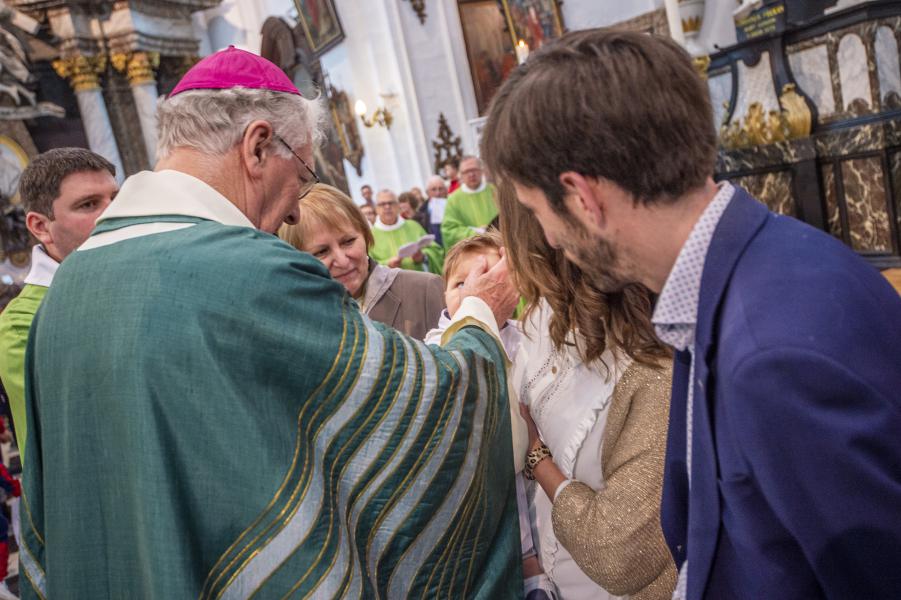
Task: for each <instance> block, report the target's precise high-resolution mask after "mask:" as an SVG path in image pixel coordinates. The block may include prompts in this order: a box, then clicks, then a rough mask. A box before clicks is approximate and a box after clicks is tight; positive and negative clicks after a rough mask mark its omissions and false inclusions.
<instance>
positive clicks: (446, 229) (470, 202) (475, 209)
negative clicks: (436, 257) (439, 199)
mask: <svg viewBox="0 0 901 600" xmlns="http://www.w3.org/2000/svg"><path fill="white" fill-rule="evenodd" d="M496 194H497V191H496V190H495V187H494V185H493V184H490V183H488V184H486V185H485V189H483V190H482V191H480V192H467V191H466V190H464V189H463V188H462V187H461V188H460V189H458V190H457V191H456V192H454V193H453V194H451V195H450V196H448V197H447V206H446V207H445V209H444V220H443V221H441V237H442V239H443V241H444V247H445V248H446V249H447V250H450V249H451V248H453V247H454V244H456V243H457V242H459V241H461V240H465V239H466V238H468V237H472V236H473V235H475V234H476V233H478V231H477V229H484V228H485V227H487V226H488V225H489V224H491V221H493V220H494V217H496V216H497V202H495V196H496Z"/></svg>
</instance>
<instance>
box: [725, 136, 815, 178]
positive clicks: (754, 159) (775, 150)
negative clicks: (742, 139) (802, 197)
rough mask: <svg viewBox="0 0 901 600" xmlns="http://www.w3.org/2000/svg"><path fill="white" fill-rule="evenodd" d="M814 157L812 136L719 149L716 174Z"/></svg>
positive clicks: (764, 167)
mask: <svg viewBox="0 0 901 600" xmlns="http://www.w3.org/2000/svg"><path fill="white" fill-rule="evenodd" d="M815 157H816V146H815V145H814V142H813V139H812V138H804V139H800V140H790V141H786V142H778V143H776V144H769V145H767V146H756V147H754V148H741V149H736V150H721V151H720V152H719V153H718V155H717V162H716V172H717V173H718V174H728V173H736V172H741V171H752V170H757V169H766V168H770V167H780V166H785V165H790V164H794V163H798V162H801V161H802V160H811V159H813V158H815Z"/></svg>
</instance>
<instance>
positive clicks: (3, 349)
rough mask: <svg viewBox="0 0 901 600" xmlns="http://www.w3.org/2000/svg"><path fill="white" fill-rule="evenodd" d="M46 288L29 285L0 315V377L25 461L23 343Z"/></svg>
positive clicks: (20, 452)
mask: <svg viewBox="0 0 901 600" xmlns="http://www.w3.org/2000/svg"><path fill="white" fill-rule="evenodd" d="M46 293H47V288H46V287H44V286H43V285H32V284H28V285H26V286H25V287H23V288H22V291H21V292H19V295H18V296H16V297H15V298H13V299H12V300H11V301H10V303H9V304H7V305H6V308H5V309H4V310H3V313H2V314H0V379H2V380H3V387H4V389H6V395H7V397H9V408H10V411H11V412H12V415H13V427H14V428H15V431H16V441H17V442H18V443H19V454H20V456H21V459H22V462H23V463H24V462H25V446H26V441H27V439H28V426H27V424H26V422H25V381H24V378H25V346H26V344H27V343H28V330H29V328H30V327H31V321H32V320H33V319H34V313H36V312H37V310H38V306H40V305H41V300H43V299H44V294H46Z"/></svg>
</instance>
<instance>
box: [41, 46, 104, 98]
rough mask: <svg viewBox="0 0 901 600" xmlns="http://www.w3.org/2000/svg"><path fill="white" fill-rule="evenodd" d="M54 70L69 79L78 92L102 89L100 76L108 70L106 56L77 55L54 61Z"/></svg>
mask: <svg viewBox="0 0 901 600" xmlns="http://www.w3.org/2000/svg"><path fill="white" fill-rule="evenodd" d="M52 64H53V70H54V71H56V74H57V75H59V76H60V77H62V78H63V79H68V80H69V83H70V84H71V85H72V89H73V90H75V91H76V92H82V91H85V90H96V89H99V88H100V74H101V73H103V72H104V71H105V70H106V55H104V54H97V55H95V56H84V55H81V54H79V55H76V56H70V57H67V58H60V59H58V60H54V61H53V63H52Z"/></svg>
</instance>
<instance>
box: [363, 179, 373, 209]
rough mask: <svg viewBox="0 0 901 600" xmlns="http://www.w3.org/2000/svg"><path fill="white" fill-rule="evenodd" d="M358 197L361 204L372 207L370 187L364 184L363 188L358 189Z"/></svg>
mask: <svg viewBox="0 0 901 600" xmlns="http://www.w3.org/2000/svg"><path fill="white" fill-rule="evenodd" d="M360 195H361V196H362V197H363V204H365V205H367V206H374V205H373V203H372V186H371V185H369V184H368V183H367V184H364V185H363V187H361V188H360Z"/></svg>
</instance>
